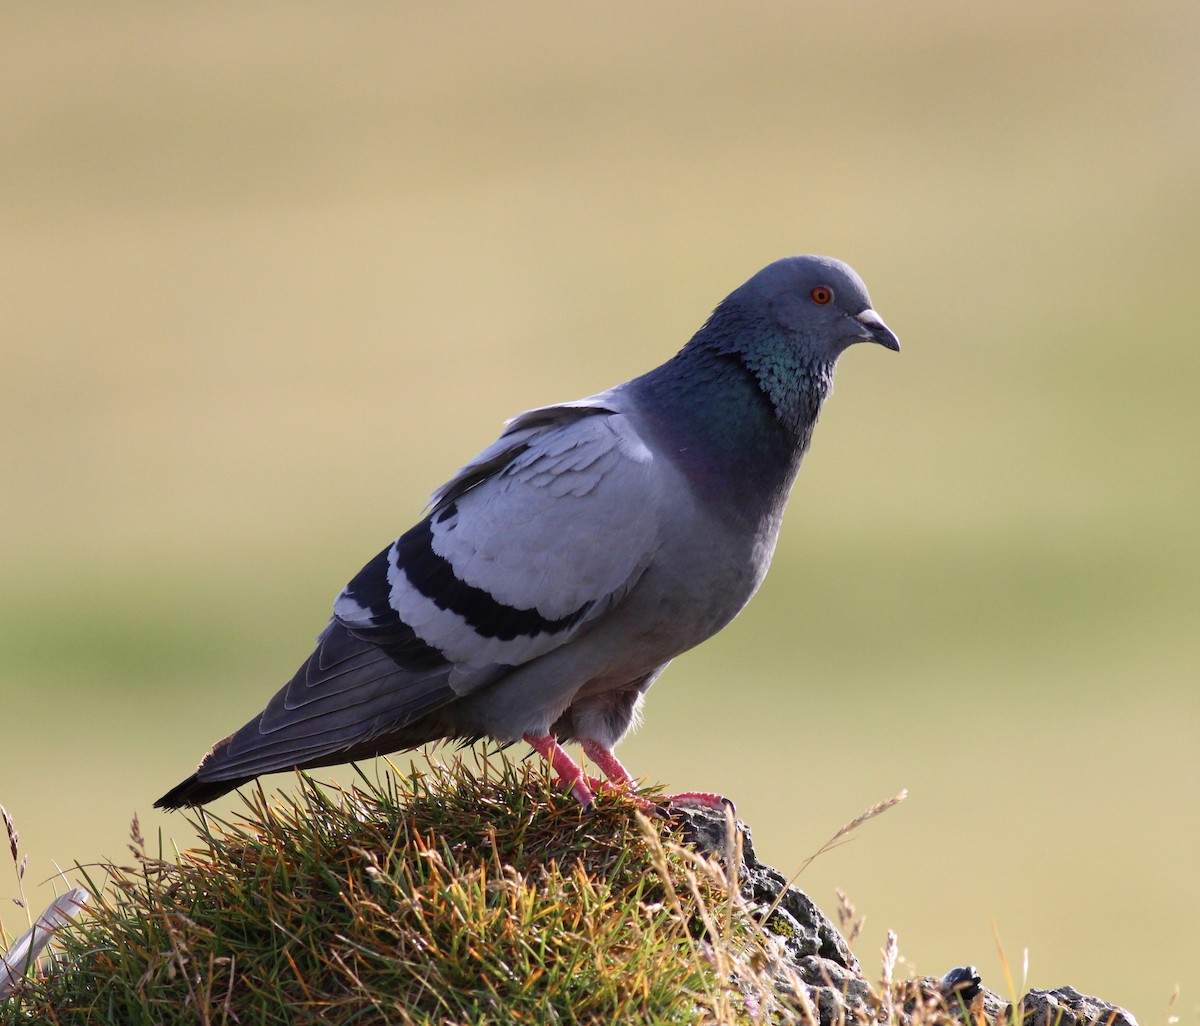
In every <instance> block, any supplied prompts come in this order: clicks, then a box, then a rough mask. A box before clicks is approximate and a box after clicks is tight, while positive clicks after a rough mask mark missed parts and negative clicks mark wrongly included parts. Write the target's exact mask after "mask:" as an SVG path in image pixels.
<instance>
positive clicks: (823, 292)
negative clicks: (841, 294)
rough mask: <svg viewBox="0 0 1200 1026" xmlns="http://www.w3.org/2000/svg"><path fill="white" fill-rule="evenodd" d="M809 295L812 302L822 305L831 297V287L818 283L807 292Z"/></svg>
mask: <svg viewBox="0 0 1200 1026" xmlns="http://www.w3.org/2000/svg"><path fill="white" fill-rule="evenodd" d="M809 295H810V296H812V301H813V302H814V303H820V304H821V305H822V306H824V305H825V304H826V303H828V302H829V301H830V300H831V299H832V298H833V289H831V288H830V287H829V286H828V285H818V286H817V287H816V288H815V289H813V290H812V292H810V293H809Z"/></svg>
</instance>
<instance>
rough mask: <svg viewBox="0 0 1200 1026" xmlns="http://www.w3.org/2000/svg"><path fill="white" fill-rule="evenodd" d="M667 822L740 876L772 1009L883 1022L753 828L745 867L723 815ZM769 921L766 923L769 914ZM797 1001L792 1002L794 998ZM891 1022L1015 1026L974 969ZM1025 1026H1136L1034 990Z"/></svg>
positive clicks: (1063, 995) (745, 841) (917, 989)
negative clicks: (760, 938)
mask: <svg viewBox="0 0 1200 1026" xmlns="http://www.w3.org/2000/svg"><path fill="white" fill-rule="evenodd" d="M670 815H671V819H672V820H673V821H674V822H677V823H679V824H680V825H681V826H682V828H683V833H684V837H685V838H686V840H687V841H688V843H689V844H691V845H692V846H693V847H694V848H695V849H696V850H697V851H698V852H700V853H701V854H703V855H707V856H710V857H712V856H715V857H717V858H719V859H720V860H721V862H722V863H723V864H724V866H725V870H726V873H727V874H729V875H730V876H731V877H732V876H733V873H734V871H735V870H736V879H737V884H738V891H739V893H740V895H741V897H742V900H743V901H744V902H745V904H746V907H747V908H748V909H749V910H750V912H751V914H753V915H754V916H755V918H756V919H757V920H758V922H759V925H760V926H761V927H762V930H763V933H764V936H765V938H766V940H767V942H768V944H769V946H770V948H771V949H772V951H773V956H769V957H770V964H768V965H765V966H763V967H762V972H763V973H765V974H766V975H767V976H768V978H769V979H770V981H771V983H772V984H773V986H774V989H775V999H776V1000H777V1001H778V1002H779V1003H781V1004H783V1005H786V1006H788V1007H791V1008H793V1009H798V1010H800V1011H801V1013H802V1014H801V1015H800V1018H801V1019H802V1020H804V1021H807V1018H808V1017H807V1013H806V1012H805V1009H811V1010H812V1011H813V1012H815V1013H816V1018H817V1020H818V1021H819V1023H820V1026H845V1024H847V1023H866V1022H882V1021H884V1020H885V1019H886V1018H887V1016H886V1009H884V1008H883V1006H882V1003H881V998H880V995H879V993H878V983H874V982H872V981H871V980H868V979H867V977H866V976H864V974H863V972H862V969H861V968H860V966H859V963H858V959H857V958H855V957H854V954H853V952H852V951H851V950H850V946H849V945H848V944H847V943H846V941H845V939H844V938H843V937H842V935H841V932H840V931H839V930H838V928H837V927H836V926H834V924H833V923H832V922H831V921H830V920H829V919H828V918H827V917H826V916H825V914H824V913H823V912H822V911H821V910H820V909H819V908H817V906H816V905H815V904H814V903H813V901H812V900H811V899H810V898H809V897H808V895H806V894H805V893H804V892H803V891H801V890H799V889H798V888H796V887H788V885H787V878H786V877H784V875H783V874H782V873H780V872H779V870H777V869H774V868H772V867H771V866H768V865H765V864H764V863H762V862H760V861H759V860H758V856H757V855H756V854H755V851H754V844H753V843H752V841H751V839H750V828H749V827H747V826H746V825H745V824H744V823H742V822H741V821H740V820H738V821H737V830H738V833H739V834H740V835H741V855H742V858H741V863H740V864H739V865H738V866H736V867H734V866H731V865H730V862H731V861H732V853H733V852H734V851H735V850H736V844H735V843H733V839H732V838H730V837H728V836H727V820H726V817H725V814H724V813H723V812H721V811H719V810H715V809H707V808H695V807H685V806H677V807H674V808H672V809H671V813H670ZM768 913H769V914H768ZM798 989H799V990H800V991H802V994H800V995H798V994H797V990H798ZM751 990H752V988H746V993H747V1001H748V1003H751V1004H753V1005H754V1006H756V1007H758V1008H759V1012H760V1015H761V1014H762V1013H763V1012H765V1011H767V1010H766V1009H762V1008H761V1004H762V1002H761V995H757V994H752V993H751ZM894 1001H895V1011H894V1013H893V1015H892V1017H891V1021H892V1022H893V1023H895V1024H897V1026H908V1024H910V1023H912V1022H914V1021H916V1022H919V1023H923V1024H929V1023H933V1022H946V1023H952V1022H954V1021H955V1020H957V1021H959V1022H962V1023H966V1024H968V1026H978V1024H980V1023H988V1024H991V1026H1005V1024H1007V1023H1009V1022H1012V1021H1013V1017H1012V1014H1011V1013H1012V1005H1011V1003H1010V1002H1009V1001H1007V1000H1006V999H1004V998H1002V997H1000V995H998V994H996V993H995V992H994V991H991V990H989V989H988V988H987V987H985V986H983V980H982V978H981V976H980V974H979V971H978V970H977V969H976V968H975V967H974V966H973V965H965V966H961V967H959V968H955V969H951V970H950V971H949V972H948V973H946V974H945V976H943V977H941V978H938V977H935V976H926V977H920V978H918V979H914V980H908V981H905V982H903V983H901V984H899V985H898V987H897V993H896V995H895V997H894ZM1021 1009H1022V1015H1021V1023H1022V1026H1138V1024H1137V1020H1136V1019H1135V1018H1134V1017H1133V1016H1132V1015H1131V1014H1130V1013H1129V1012H1127V1011H1125V1009H1123V1008H1119V1007H1117V1006H1116V1005H1113V1004H1109V1003H1108V1002H1107V1001H1102V1000H1101V999H1100V998H1095V997H1089V996H1088V995H1085V994H1080V993H1079V991H1077V990H1075V989H1074V988H1072V987H1058V988H1057V989H1055V990H1032V991H1030V992H1029V993H1028V994H1026V995H1025V997H1024V998H1023V999H1022V1001H1021Z"/></svg>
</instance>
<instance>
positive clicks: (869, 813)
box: [763, 788, 908, 922]
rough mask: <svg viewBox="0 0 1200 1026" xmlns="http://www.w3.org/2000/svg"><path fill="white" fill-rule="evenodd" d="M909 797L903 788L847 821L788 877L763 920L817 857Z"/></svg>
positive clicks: (769, 915) (768, 916) (770, 913)
mask: <svg viewBox="0 0 1200 1026" xmlns="http://www.w3.org/2000/svg"><path fill="white" fill-rule="evenodd" d="M907 797H908V788H902V789H901V790H900V791H899V793H897V794H894V795H892V797H891V798H885V799H884V800H883V801H881V802H876V803H875V804H874V805H872V806H871V807H870V808H869V809H864V810H863V811H862V812H860V813H859V814H858V815H857V816H855V817H854V818H853V819H852V820H850V822H849V823H847V824H846V825H845V826H843V827H842V828H841V829H840V830H838V832H837V833H836V834H834V835H833V836H832V837H831V838H829V840H828V841H826V842H825V843H824V844H823V845H821V847H820V848H818V849H817V850H816V851H815V852H813V853H812V854H811V855H810V856H809V857H808V858H806V859H805V860H804V862H802V863H801V865H800V868H799V869H797V870H796V872H794V873H793V874H792V875H791V876H790V877H789V878H788V881H787V885H786V887H784V888H783V889H782V890H780V892H779V896H778V897H777V898H776V899H775V900H774V901H773V902H772V903H771V905H770V907H768V909H767V911H766V914H765V915H764V916H763V921H764V922H765V921H766V920H767V919H769V918H770V917H771V915H772V913H773V912H774V911H775V910H776V909H777V908H778V907H779V902H780V901H782V900H783V896H784V894H785V893H786V891H787V888H788V887H791V886H792V884H794V883H795V882H796V880H797V879H798V878H799V876H800V874H801V873H803V872H804V871H805V870H806V869H807V868H808V867H809V866H810V865H812V863H813V860H814V859H817V858H819V857H820V856H822V855H824V854H825V853H826V852H830V851H833V849H834V848H837V847H839V846H840V845H842V844H845V843H846V838H847V837H848V836H849V835H850V834H852V833H853V832H854V831H855V830H857V829H858V828H859V827H860V826H862V825H863V824H864V823H867V822H869V821H870V820H872V819H874V818H875V817H876V816H882V815H883V814H884V813H885V812H887V811H888V809H891V808H894V807H895V806H897V805H899V804H900V803H901V802H902V801H904V799H905V798H907Z"/></svg>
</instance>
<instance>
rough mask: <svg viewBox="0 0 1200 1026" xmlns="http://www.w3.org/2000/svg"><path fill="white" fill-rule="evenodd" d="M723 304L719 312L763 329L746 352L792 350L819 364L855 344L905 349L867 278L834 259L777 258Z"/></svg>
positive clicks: (746, 344)
mask: <svg viewBox="0 0 1200 1026" xmlns="http://www.w3.org/2000/svg"><path fill="white" fill-rule="evenodd" d="M721 308H724V309H723V310H722V309H721ZM721 308H719V309H718V313H721V312H725V313H727V314H732V315H734V316H735V318H736V319H738V320H742V321H743V324H744V325H745V327H747V328H748V327H750V326H751V325H754V324H757V326H758V330H751V331H750V332H748V334H747V335H746V337H745V340H744V355H746V356H751V355H752V354H757V355H762V356H769V355H771V353H772V351H773V350H775V349H780V348H791V349H794V350H795V351H796V355H798V356H801V357H803V358H804V360H803V362H805V363H808V364H810V365H812V366H820V365H822V364H833V363H834V361H836V360H837V358H838V357H839V356H840V355H841V354H842V353H843V352H844V351H845V350H846V349H848V348H849V347H850V346H852V345H854V343H856V342H877V343H879V345H881V346H884V347H885V348H887V349H891V350H893V351H894V352H898V351H899V350H900V342H899V340H898V339H897V338H896V336H895V335H894V334H893V333H892V332H891V330H890V329H889V328H888V326H887V325H886V324H884V323H883V318H881V317H880V316H879V314H877V313H876V312H875V311H874V310H873V309H872V307H871V297H870V296H868V295H867V287H866V285H864V284H863V280H862V279H861V278H860V277H859V276H858V275H857V274H855V272H854V269H853V268H851V267H849V266H848V265H846V264H844V263H842V262H841V261H840V260H834V259H833V258H832V257H822V256H795V257H785V258H784V259H783V260H776V261H775V263H773V264H768V265H767V266H766V267H764V268H763V269H762V270H761V271H759V272H758V274H756V275H755V276H754V277H753V278H751V279H750V280H749V281H748V282H746V284H745V285H743V286H742V287H741V288H739V289H737V290H736V291H734V292H733V293H732V294H731V295H730V296H729V297H728V298H727V299H726V300H725V302H724V303H722V304H721ZM760 349H761V350H763V352H762V353H761V354H758V353H757V351H758V350H760Z"/></svg>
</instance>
